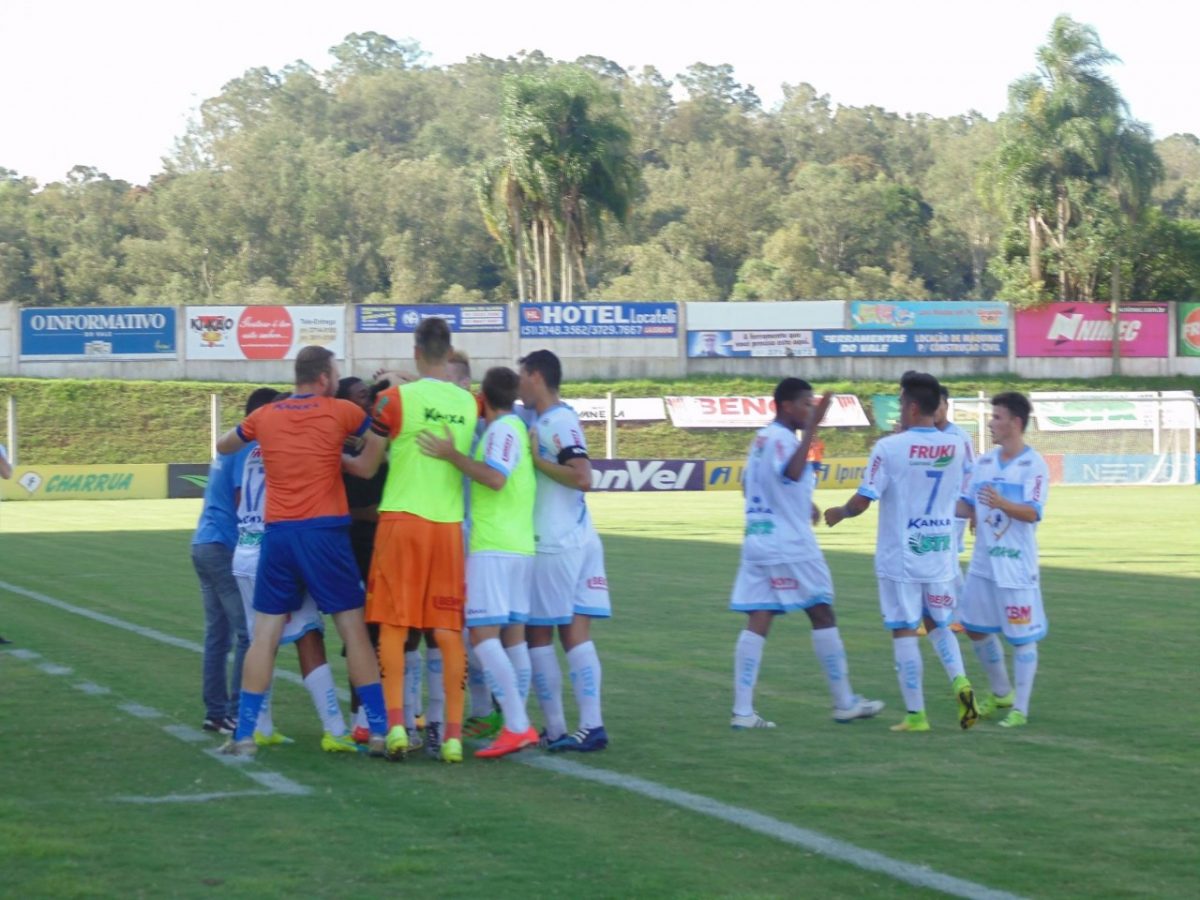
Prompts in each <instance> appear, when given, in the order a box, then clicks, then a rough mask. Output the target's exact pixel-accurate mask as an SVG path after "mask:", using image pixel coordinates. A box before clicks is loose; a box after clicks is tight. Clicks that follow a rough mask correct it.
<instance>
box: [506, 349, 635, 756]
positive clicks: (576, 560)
mask: <svg viewBox="0 0 1200 900" xmlns="http://www.w3.org/2000/svg"><path fill="white" fill-rule="evenodd" d="M520 364H521V383H520V388H519V391H518V392H519V394H520V397H521V402H522V403H523V404H524V405H525V407H526V408H527V409H532V410H535V412H536V415H537V418H536V422H535V427H534V431H533V432H531V434H530V442H531V445H532V449H533V465H534V468H535V469H536V470H537V497H536V499H535V501H534V508H533V528H534V535H535V538H534V540H535V543H536V545H537V552H536V554H535V556H534V563H533V596H532V599H531V601H530V612H529V625H528V626H527V627H526V629H525V633H526V635H527V637H528V641H529V658H530V663H531V665H532V668H533V684H534V688H535V690H536V691H537V695H538V703H539V705H540V706H541V708H542V715H543V717H544V722H545V733H544V740H545V746H546V747H547V748H548V749H550V750H552V751H554V752H559V751H564V750H570V751H581V752H590V751H594V750H603V749H604V748H605V747H607V746H608V733H607V732H606V731H605V730H604V719H603V717H602V715H601V712H600V687H601V670H600V657H599V656H598V655H597V653H596V645H595V644H594V643H592V640H591V633H590V632H591V621H592V619H607V618H609V617H610V616H611V615H612V606H611V601H610V599H609V596H608V578H607V576H606V575H605V572H604V547H603V545H602V544H601V543H600V536H599V535H598V534H597V533H596V529H595V527H594V526H593V525H592V517H591V515H590V514H589V513H588V508H587V500H586V498H585V497H584V492H585V491H589V490H591V487H592V464H591V462H590V461H589V460H588V451H587V442H586V441H585V440H584V438H583V428H582V426H580V424H579V417H578V416H577V415H576V414H575V411H574V410H573V409H571V407H569V406H567V405H565V404H564V403H562V402H561V401H560V400H559V398H558V390H559V386H560V384H561V383H562V363H561V362H559V359H558V357H557V356H555V355H554V354H553V353H551V352H550V351H549V350H535V351H533V352H532V353H530V354H529V355H528V356H526V357H524V358H522V359H521V361H520ZM556 626H557V628H558V636H559V640H560V641H562V645H563V650H564V651H566V654H567V666H568V668H569V669H570V673H571V686H572V687H573V688H574V691H575V701H576V703H577V705H578V707H579V728H578V730H576V731H575V732H573V733H570V734H568V733H567V721H566V716H565V714H564V713H563V705H562V670H561V669H560V668H559V665H558V657H557V656H556V655H555V652H554V629H555V627H556Z"/></svg>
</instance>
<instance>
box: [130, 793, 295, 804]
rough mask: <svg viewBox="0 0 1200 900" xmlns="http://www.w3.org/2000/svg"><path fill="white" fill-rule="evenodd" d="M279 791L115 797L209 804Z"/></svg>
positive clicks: (261, 795)
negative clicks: (209, 802)
mask: <svg viewBox="0 0 1200 900" xmlns="http://www.w3.org/2000/svg"><path fill="white" fill-rule="evenodd" d="M275 793H278V792H277V791H217V792H215V793H211V794H163V795H162V796H161V797H114V798H113V799H115V800H119V801H121V802H122V803H207V802H208V801H209V800H228V799H229V798H231V797H270V796H271V795H272V794H275Z"/></svg>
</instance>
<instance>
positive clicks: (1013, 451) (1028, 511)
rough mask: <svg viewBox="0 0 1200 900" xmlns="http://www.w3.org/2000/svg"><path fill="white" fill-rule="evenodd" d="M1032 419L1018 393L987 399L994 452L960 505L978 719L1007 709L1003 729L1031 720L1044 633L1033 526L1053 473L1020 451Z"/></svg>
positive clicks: (964, 609)
mask: <svg viewBox="0 0 1200 900" xmlns="http://www.w3.org/2000/svg"><path fill="white" fill-rule="evenodd" d="M1031 411H1032V407H1031V406H1030V403H1029V400H1028V398H1026V397H1025V396H1024V395H1023V394H1018V393H1016V392H1015V391H1012V392H1007V393H1003V394H997V395H996V396H995V397H993V398H992V418H991V421H990V422H989V423H988V428H989V430H990V431H991V433H992V441H993V442H994V443H995V444H996V446H995V447H994V448H993V449H992V450H990V451H989V452H987V453H985V454H984V455H983V456H981V457H980V458H979V461H978V462H977V463H976V464H975V472H974V475H973V476H972V478H971V484H970V487H969V488H968V489H967V491H966V492H965V494H964V496H963V498H962V499H961V500H960V501H959V512H960V514H962V515H965V514H967V513H973V514H974V516H975V552H974V553H973V554H972V555H971V565H970V567H969V569H968V570H967V583H966V588H965V589H964V591H963V602H962V605H961V608H960V615H961V618H962V623H963V627H964V628H965V629H966V631H967V636H968V637H969V638H970V639H971V646H972V647H974V648H975V654H976V655H977V656H978V657H979V662H980V663H981V664H982V665H983V668H984V671H986V672H987V675H988V681H989V682H990V686H991V695H990V696H989V697H987V698H985V699H984V700H983V701H982V702H981V703H980V704H979V714H980V715H981V716H988V715H992V714H993V713H994V712H995V711H996V710H997V709H1004V708H1008V707H1011V708H1012V711H1011V712H1009V714H1008V716H1007V717H1005V719H1004V720H1003V721H1002V722H1001V723H1000V724H1001V725H1002V726H1003V727H1005V728H1015V727H1019V726H1021V725H1024V724H1026V722H1027V721H1028V720H1029V698H1030V696H1031V695H1032V694H1033V679H1034V676H1035V675H1036V674H1037V664H1038V642H1039V641H1040V640H1041V639H1042V638H1044V637H1045V636H1046V632H1047V628H1048V625H1047V622H1046V612H1045V609H1044V608H1043V606H1042V590H1041V586H1040V584H1039V582H1038V545H1037V526H1038V522H1040V521H1041V520H1042V515H1043V512H1044V509H1045V505H1046V500H1047V498H1048V496H1049V492H1050V470H1049V469H1048V468H1047V466H1046V461H1045V460H1044V459H1042V457H1041V455H1040V454H1039V453H1038V452H1037V451H1036V450H1034V449H1033V448H1032V447H1030V446H1029V445H1028V444H1026V443H1025V429H1026V427H1027V426H1028V424H1029V415H1030V413H1031ZM1000 632H1003V633H1004V637H1005V638H1006V639H1007V640H1008V642H1009V643H1010V644H1012V645H1013V674H1014V675H1015V676H1016V690H1015V691H1014V690H1013V687H1012V684H1011V682H1010V681H1009V679H1008V671H1007V670H1006V669H1005V666H1004V648H1003V647H1002V646H1001V645H1000V640H999V638H998V637H997V634H999V633H1000Z"/></svg>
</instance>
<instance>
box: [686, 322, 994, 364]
mask: <svg viewBox="0 0 1200 900" xmlns="http://www.w3.org/2000/svg"><path fill="white" fill-rule="evenodd" d="M1007 355H1008V332H1007V331H892V332H889V331H847V330H845V329H841V330H837V331H821V330H816V331H689V332H688V356H689V357H691V358H693V359H696V358H701V357H722V356H758V357H778V356H783V357H805V356H1007Z"/></svg>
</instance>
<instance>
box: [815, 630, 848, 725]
mask: <svg viewBox="0 0 1200 900" xmlns="http://www.w3.org/2000/svg"><path fill="white" fill-rule="evenodd" d="M812 645H813V652H814V653H816V654H817V661H818V662H820V663H821V668H822V669H824V670H825V680H826V681H827V682H829V694H830V696H832V697H833V705H834V707H835V708H837V709H849V708H850V707H851V706H853V705H854V691H853V690H852V689H851V688H850V667H849V666H848V665H847V664H846V648H845V646H843V644H842V636H841V634H840V633H839V632H838V630H837V626H836V625H835V626H834V627H833V628H817V629H815V630H814V631H813V633H812Z"/></svg>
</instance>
